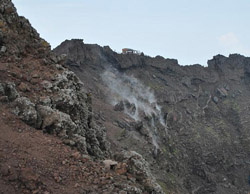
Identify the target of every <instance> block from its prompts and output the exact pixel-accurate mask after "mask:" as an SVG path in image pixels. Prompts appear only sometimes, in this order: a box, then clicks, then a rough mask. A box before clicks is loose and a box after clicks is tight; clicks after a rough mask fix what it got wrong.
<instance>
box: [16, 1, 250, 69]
mask: <svg viewBox="0 0 250 194" xmlns="http://www.w3.org/2000/svg"><path fill="white" fill-rule="evenodd" d="M12 1H13V3H14V4H15V6H16V8H17V11H18V13H19V15H22V16H25V17H26V18H27V19H29V21H30V22H31V24H32V25H33V27H34V28H36V30H37V31H38V32H39V33H40V35H41V37H42V38H44V39H45V40H47V41H48V42H49V43H50V44H51V46H52V48H54V47H56V46H58V45H59V44H60V43H61V42H63V41H64V40H66V39H68V40H69V39H72V38H80V39H84V43H86V44H87V43H88V44H99V45H101V46H105V45H108V46H110V48H111V49H113V50H115V51H116V52H121V49H122V48H132V49H135V50H139V51H142V52H144V54H145V55H149V56H152V57H154V56H156V55H161V56H163V57H165V58H174V59H177V60H178V62H179V64H181V65H191V64H201V65H204V66H206V65H207V60H208V59H211V58H212V57H213V56H215V55H217V54H222V55H225V56H228V55H229V54H232V53H239V54H242V55H245V56H250V25H249V20H250V11H249V10H250V1H249V0H237V1H236V0H155V1H152V0H12Z"/></svg>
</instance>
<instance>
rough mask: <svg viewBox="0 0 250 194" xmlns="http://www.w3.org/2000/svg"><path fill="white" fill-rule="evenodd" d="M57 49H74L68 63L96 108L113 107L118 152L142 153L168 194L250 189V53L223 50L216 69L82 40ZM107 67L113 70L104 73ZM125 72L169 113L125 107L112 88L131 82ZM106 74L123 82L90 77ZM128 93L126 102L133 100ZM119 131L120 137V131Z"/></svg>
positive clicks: (109, 119) (213, 64) (109, 114)
mask: <svg viewBox="0 0 250 194" xmlns="http://www.w3.org/2000/svg"><path fill="white" fill-rule="evenodd" d="M76 50H77V52H76ZM54 52H55V53H56V54H58V55H61V54H67V59H68V62H67V65H68V66H69V68H70V69H72V70H73V71H74V72H75V73H76V74H77V75H78V76H79V77H80V79H81V80H82V81H83V82H84V83H85V86H84V87H85V88H86V90H89V91H91V92H92V93H93V99H94V100H93V105H94V110H98V111H100V109H101V111H102V112H105V118H106V120H105V122H104V125H106V126H108V127H109V128H108V135H109V136H108V137H109V139H112V141H114V142H115V143H114V144H113V146H111V147H112V149H113V150H115V151H120V150H122V148H124V147H125V148H126V149H128V150H135V151H136V152H138V153H140V154H141V155H142V156H143V157H144V158H145V159H146V160H147V161H148V162H149V163H150V165H151V168H152V173H153V174H154V175H155V176H156V179H157V181H158V182H159V183H160V185H161V186H162V188H163V189H164V190H165V191H172V192H173V193H197V194H198V193H216V194H223V193H225V194H226V193H232V194H234V193H235V194H236V193H246V192H247V191H248V184H247V180H248V176H249V169H248V163H247V161H249V160H250V158H249V154H248V150H249V148H250V141H249V137H250V132H249V130H248V129H249V127H250V122H249V120H250V115H249V113H248V107H249V103H250V100H249V99H250V98H249V96H250V87H249V83H250V73H249V72H250V71H249V69H250V58H248V57H244V56H242V55H238V54H233V55H230V56H229V57H225V56H222V55H217V56H215V57H214V58H213V59H211V60H209V61H208V67H203V66H201V65H198V64H197V65H192V66H180V65H178V61H177V60H174V59H164V58H163V57H160V56H157V57H155V58H151V57H148V56H140V55H123V54H117V53H115V52H112V50H110V48H109V47H99V46H98V45H88V44H84V43H83V42H82V41H79V40H71V41H70V40H67V41H65V42H63V43H62V44H61V45H60V46H58V47H57V48H56V49H55V50H54ZM76 63H77V64H78V66H77V67H76V66H75V64H76ZM106 71H108V72H111V73H107V74H105V73H103V72H106ZM116 72H119V73H120V74H118V73H116ZM119 75H126V76H129V77H130V78H131V79H132V77H134V78H136V79H137V80H138V82H140V83H142V84H143V85H144V86H146V87H148V88H150V89H151V90H152V91H153V93H154V96H155V98H156V101H157V104H156V105H157V106H156V105H155V108H156V109H157V108H158V109H160V110H161V115H162V118H157V116H156V115H157V114H155V113H150V115H145V113H143V112H140V111H141V110H138V109H135V110H134V111H133V112H134V115H133V114H131V112H129V111H128V110H126V109H125V108H126V107H125V104H124V103H122V104H121V103H119V102H121V101H120V99H119V98H118V99H116V98H117V96H115V95H113V94H111V93H110V91H114V90H118V89H119V87H116V85H115V84H119V83H122V84H120V85H119V86H122V85H126V84H129V83H127V82H126V80H125V81H124V80H121V78H120V77H121V76H120V77H119ZM103 76H109V77H108V79H113V80H116V81H114V82H112V84H113V85H112V84H109V85H107V84H104V83H101V82H92V81H90V80H93V77H95V78H96V80H102V78H103ZM134 84H135V85H134V86H133V84H132V85H131V86H130V88H132V89H131V91H130V92H131V93H132V94H133V90H136V91H140V88H139V87H138V86H139V84H138V83H134ZM146 87H145V88H146ZM114 88H115V89H114ZM120 92H121V93H122V91H120ZM134 94H136V93H134ZM122 95H123V96H125V97H124V98H125V99H126V98H127V99H131V98H132V97H133V96H128V95H127V96H126V94H122ZM141 96H143V95H141ZM144 96H145V95H144ZM134 97H135V96H134ZM112 100H113V101H112ZM123 100H124V99H123ZM151 100H152V99H151ZM114 102H116V103H114ZM117 102H118V103H117ZM124 102H125V100H124ZM135 102H136V103H141V104H140V106H141V107H143V106H142V105H145V103H146V102H145V99H144V98H143V97H141V99H138V98H137V101H135ZM107 103H110V104H111V105H110V108H107V107H108V105H107ZM112 104H116V106H115V107H112ZM130 104H131V105H132V104H133V103H130ZM134 105H135V108H136V107H137V106H138V104H134ZM151 106H152V107H153V104H151ZM144 108H145V109H144V110H147V108H148V107H147V106H145V107H144ZM114 109H115V110H114ZM126 111H127V112H126ZM137 111H138V112H137ZM122 113H126V114H122ZM142 115H144V116H142ZM128 116H130V121H129V120H128V118H127V117H128ZM136 116H138V117H136ZM142 117H143V118H142ZM158 117H159V116H158ZM133 119H135V120H136V119H139V120H138V122H139V123H140V121H141V122H143V125H142V126H141V125H138V126H137V125H133V122H134V123H136V122H137V121H135V120H133ZM123 120H126V123H129V125H130V130H123V129H122V127H117V128H116V126H114V125H113V124H112V123H115V122H116V121H123ZM120 123H122V124H123V122H120ZM164 123H166V126H164V125H165V124H164ZM120 125H121V124H120ZM111 126H114V128H112V127H111ZM131 128H133V129H134V130H131ZM119 130H120V131H119ZM109 131H110V132H109ZM116 131H117V134H118V135H115V134H114V132H116ZM119 134H120V135H119ZM117 138H118V139H119V142H117V141H116V139H117ZM152 153H154V154H152Z"/></svg>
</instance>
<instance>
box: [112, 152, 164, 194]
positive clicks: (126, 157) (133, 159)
mask: <svg viewBox="0 0 250 194" xmlns="http://www.w3.org/2000/svg"><path fill="white" fill-rule="evenodd" d="M115 159H116V160H117V161H120V162H125V163H127V172H128V173H130V174H132V175H133V176H134V177H135V178H136V180H137V181H138V182H140V183H141V184H142V185H143V186H144V188H145V190H146V191H147V192H148V193H151V194H164V192H163V190H162V188H161V186H160V185H159V184H158V183H157V182H156V180H155V178H154V176H153V175H152V173H151V171H150V168H149V164H148V162H147V161H146V160H145V159H144V158H143V157H142V155H140V154H138V153H137V152H135V151H122V152H121V153H119V154H116V155H115Z"/></svg>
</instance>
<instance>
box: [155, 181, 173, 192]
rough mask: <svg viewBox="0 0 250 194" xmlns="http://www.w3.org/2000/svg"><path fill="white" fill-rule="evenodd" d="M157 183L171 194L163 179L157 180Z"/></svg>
mask: <svg viewBox="0 0 250 194" xmlns="http://www.w3.org/2000/svg"><path fill="white" fill-rule="evenodd" d="M157 183H158V184H159V185H160V186H161V188H162V190H163V191H164V193H166V194H170V191H168V189H167V185H166V183H164V182H162V181H159V180H157Z"/></svg>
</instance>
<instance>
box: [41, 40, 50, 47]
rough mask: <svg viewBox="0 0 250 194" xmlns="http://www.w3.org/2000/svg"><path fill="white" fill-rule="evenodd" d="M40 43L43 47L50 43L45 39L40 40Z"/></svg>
mask: <svg viewBox="0 0 250 194" xmlns="http://www.w3.org/2000/svg"><path fill="white" fill-rule="evenodd" d="M41 44H42V46H43V47H50V44H49V43H48V42H47V41H46V40H42V42H41Z"/></svg>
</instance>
